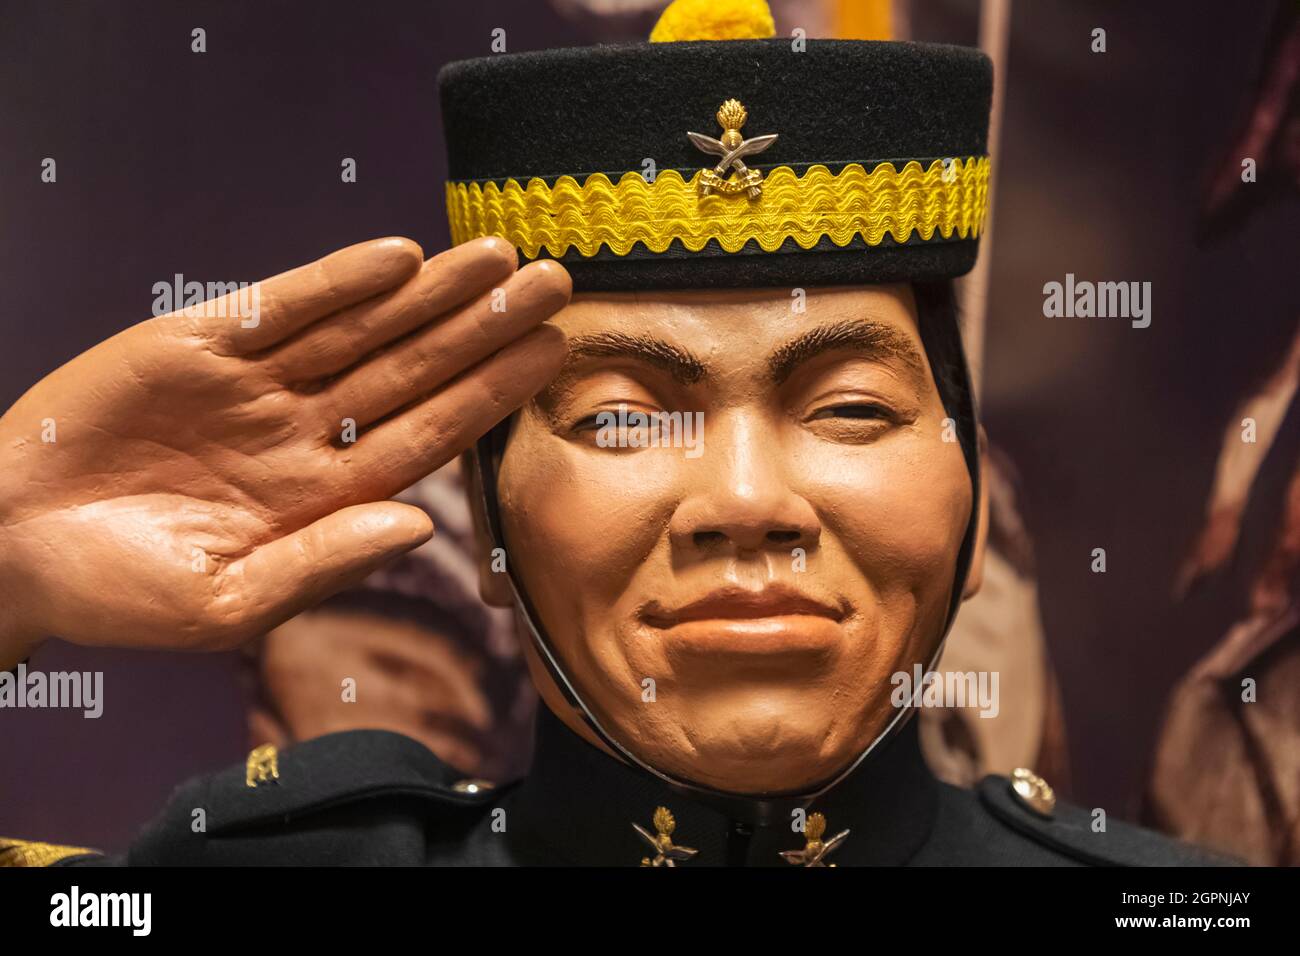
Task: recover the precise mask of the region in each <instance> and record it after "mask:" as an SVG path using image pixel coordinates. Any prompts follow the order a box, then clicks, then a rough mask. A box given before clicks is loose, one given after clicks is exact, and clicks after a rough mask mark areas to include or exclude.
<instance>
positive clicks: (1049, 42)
mask: <svg viewBox="0 0 1300 956" xmlns="http://www.w3.org/2000/svg"><path fill="white" fill-rule="evenodd" d="M1275 10H1276V5H1275V4H1274V3H1259V4H1243V5H1236V6H1233V7H1231V8H1229V7H1228V6H1227V5H1224V4H1222V3H1214V2H1210V0H1200V2H1174V0H1166V2H1160V3H1144V4H1140V5H1139V4H1130V3H1121V2H1106V3H1087V4H1085V3H1077V2H1074V3H1071V2H1064V0H1035V2H1032V3H1029V2H1019V3H1016V4H1014V7H1013V16H1012V32H1011V43H1010V51H1011V52H1010V63H1009V70H1008V74H1007V79H1008V93H1007V100H1006V112H1005V120H1004V129H1003V142H1002V148H1001V159H1000V161H1001V168H1000V171H999V181H998V189H997V192H996V239H995V242H996V245H995V248H994V250H993V273H992V292H991V300H990V312H989V320H988V338H987V350H986V356H987V358H986V382H985V394H984V413H985V421H986V425H987V427H988V430H989V433H990V435H991V436H992V437H993V439H994V441H995V442H996V443H998V444H1000V445H1001V446H1002V447H1003V449H1004V450H1005V451H1007V452H1008V453H1009V454H1010V456H1011V457H1012V459H1013V460H1014V462H1015V463H1016V465H1017V467H1018V469H1019V471H1020V474H1021V478H1022V481H1023V485H1024V496H1023V499H1022V502H1021V504H1022V507H1023V510H1024V513H1025V517H1026V520H1027V522H1028V525H1029V529H1030V531H1031V532H1032V533H1033V535H1034V536H1035V538H1036V541H1037V549H1038V562H1039V574H1040V587H1041V593H1040V599H1041V604H1042V612H1043V617H1044V623H1045V627H1046V633H1047V638H1048V642H1049V646H1050V653H1051V655H1052V657H1053V660H1054V662H1055V664H1056V667H1057V671H1058V675H1059V678H1060V682H1061V686H1062V692H1063V695H1064V703H1065V716H1066V725H1067V729H1068V732H1069V740H1070V755H1071V760H1072V764H1073V792H1072V794H1071V796H1072V797H1073V799H1074V800H1075V801H1076V802H1079V803H1082V804H1083V805H1085V806H1090V807H1091V806H1102V807H1106V808H1108V810H1109V812H1111V813H1115V814H1118V815H1119V816H1121V817H1126V818H1131V817H1133V816H1134V815H1135V813H1136V809H1137V803H1138V799H1139V797H1140V794H1141V791H1142V787H1143V785H1144V782H1145V776H1146V773H1147V770H1148V765H1149V759H1150V753H1151V748H1152V745H1153V742H1154V737H1155V734H1156V732H1157V730H1158V723H1159V718H1160V714H1161V711H1162V708H1163V705H1164V701H1165V698H1166V695H1167V693H1168V691H1169V689H1170V688H1171V686H1172V684H1173V683H1174V682H1175V681H1176V680H1177V678H1178V677H1179V676H1180V675H1181V674H1182V673H1183V672H1184V671H1185V670H1186V669H1187V667H1188V666H1189V665H1190V664H1191V663H1192V662H1193V661H1194V660H1195V659H1196V658H1197V657H1199V656H1200V655H1201V654H1202V653H1204V652H1205V651H1206V650H1207V649H1208V648H1209V647H1210V646H1211V645H1212V644H1213V643H1214V642H1215V641H1216V640H1217V639H1218V637H1219V636H1220V635H1221V634H1222V632H1223V630H1224V629H1225V627H1226V626H1227V625H1228V624H1229V623H1230V622H1231V621H1232V620H1233V619H1234V618H1235V617H1236V616H1237V614H1238V613H1239V612H1240V605H1239V603H1238V601H1237V599H1236V596H1235V591H1233V590H1232V589H1231V588H1227V587H1222V588H1217V589H1216V588H1209V589H1207V590H1206V591H1204V592H1202V593H1201V594H1199V595H1197V596H1196V597H1194V598H1193V599H1192V600H1190V601H1188V602H1186V603H1184V604H1181V605H1176V604H1175V603H1174V602H1173V601H1172V599H1171V597H1170V593H1171V587H1172V582H1173V579H1174V574H1175V571H1176V569H1177V567H1178V564H1179V562H1180V560H1181V558H1182V557H1183V555H1184V553H1185V551H1186V549H1187V547H1188V546H1189V544H1190V542H1191V541H1192V539H1193V537H1194V535H1195V533H1196V531H1197V529H1198V528H1199V524H1200V521H1201V518H1202V509H1203V506H1204V502H1205V498H1206V495H1207V493H1208V490H1209V487H1210V482H1211V479H1212V475H1213V467H1214V461H1215V457H1216V454H1217V451H1218V447H1219V442H1220V437H1221V432H1222V428H1223V427H1224V425H1225V424H1226V423H1227V421H1228V420H1229V419H1230V417H1231V415H1232V413H1233V410H1234V406H1235V405H1236V403H1237V401H1238V400H1239V399H1240V397H1241V396H1242V395H1243V394H1244V393H1245V392H1246V391H1247V390H1248V389H1249V388H1250V387H1251V386H1252V385H1253V384H1254V383H1255V382H1257V381H1258V380H1259V379H1260V378H1261V377H1262V375H1263V374H1265V373H1266V372H1267V370H1268V368H1269V365H1270V363H1271V362H1272V361H1274V360H1275V359H1276V356H1277V354H1278V352H1279V351H1280V350H1281V349H1282V348H1283V347H1284V346H1285V344H1286V342H1287V341H1288V339H1289V337H1290V334H1291V332H1292V330H1293V328H1294V323H1295V319H1296V315H1297V314H1298V312H1300V309H1298V306H1300V283H1296V282H1295V261H1296V235H1297V231H1296V221H1297V220H1296V207H1295V202H1294V200H1288V201H1286V202H1278V203H1276V204H1274V205H1273V206H1272V207H1270V208H1268V209H1265V210H1264V211H1262V212H1261V213H1258V214H1257V215H1256V216H1255V217H1254V218H1253V219H1252V220H1251V221H1250V223H1249V224H1248V225H1247V226H1246V227H1245V228H1243V229H1242V230H1240V231H1238V232H1236V233H1235V234H1234V235H1232V236H1231V237H1229V238H1228V239H1227V240H1225V241H1221V242H1219V243H1216V244H1215V245H1213V246H1212V247H1208V248H1200V247H1198V246H1197V245H1196V243H1195V241H1194V231H1195V230H1194V226H1195V220H1196V213H1197V210H1198V208H1199V205H1200V202H1201V196H1202V190H1203V185H1204V179H1205V176H1206V174H1207V172H1208V170H1209V168H1210V165H1211V163H1212V161H1213V160H1215V159H1217V158H1218V157H1219V155H1220V153H1221V151H1222V150H1223V149H1224V148H1225V147H1226V145H1227V142H1228V139H1229V137H1230V135H1231V134H1232V133H1233V132H1234V131H1235V129H1236V126H1237V123H1238V121H1239V119H1240V116H1241V111H1242V110H1243V108H1244V106H1245V104H1246V102H1247V100H1248V99H1249V95H1250V93H1251V88H1252V84H1253V82H1254V80H1255V77H1256V71H1257V69H1258V60H1259V55H1260V53H1261V51H1262V48H1263V42H1264V36H1265V33H1266V31H1267V29H1268V27H1269V24H1270V22H1271V20H1272V17H1273V15H1274V13H1275ZM976 16H977V5H976V3H975V2H974V0H961V2H959V0H950V2H949V0H942V2H925V0H917V2H916V3H915V4H914V7H913V11H912V32H913V35H914V37H915V38H917V39H927V40H946V41H952V42H961V43H974V41H975V37H976ZM1097 26H1101V27H1104V28H1105V29H1106V30H1107V36H1108V47H1109V49H1108V52H1106V53H1105V54H1093V53H1091V52H1090V50H1089V43H1090V31H1091V30H1092V29H1093V28H1094V27H1097ZM194 27H203V28H205V29H206V31H207V52H206V53H204V54H201V55H199V54H195V53H192V52H191V51H190V43H191V38H190V31H191V30H192V29H193V28H194ZM495 27H503V28H505V30H506V35H507V43H508V46H509V49H510V50H511V51H519V50H525V49H538V48H545V47H551V46H558V45H571V44H575V43H581V42H586V39H587V38H586V37H584V36H581V35H579V33H578V32H577V31H576V30H575V28H574V27H573V26H572V25H570V24H569V23H567V22H566V21H565V20H563V19H562V18H561V17H560V16H559V15H558V14H556V13H554V12H553V11H552V9H551V8H550V7H549V6H548V5H547V4H544V3H541V2H513V3H507V2H499V0H478V2H475V3H453V2H433V0H424V2H382V0H376V2H372V3H370V4H365V5H361V4H338V5H331V4H317V3H298V2H292V3H291V2H281V3H261V4H242V3H239V4H237V3H230V2H220V3H218V2H202V3H195V2H191V3H187V4H185V5H184V7H183V9H182V8H181V7H180V5H178V4H174V3H171V2H166V0H142V2H134V3H131V4H121V5H111V6H110V5H108V4H96V3H60V4H51V3H35V2H11V3H2V4H0V116H2V117H3V119H4V126H5V144H6V147H5V149H4V150H3V151H2V152H0V217H2V218H3V224H4V228H3V232H2V233H0V281H2V282H3V289H4V291H5V307H4V309H3V310H2V311H0V322H2V323H3V325H2V326H0V331H2V333H3V335H2V337H0V341H2V342H3V346H2V347H0V407H8V405H9V404H10V403H11V402H12V401H13V400H14V399H16V398H17V397H18V396H19V395H20V394H21V393H22V392H23V391H24V390H25V389H26V388H28V387H29V386H30V385H31V384H33V383H34V382H36V381H37V380H38V379H40V378H41V377H42V376H43V375H45V374H47V373H48V372H49V371H51V370H52V369H54V368H55V367H57V366H58V365H60V364H61V363H63V362H65V361H66V360H68V359H69V358H71V357H72V356H73V355H75V354H77V353H78V352H80V351H82V350H84V349H86V348H88V347H89V346H91V345H93V344H94V343H95V342H97V341H99V340H101V339H103V338H105V337H107V336H109V335H112V334H113V333H114V332H116V331H118V330H120V329H122V328H123V327H125V326H127V325H129V324H131V323H134V322H137V321H140V320H142V319H145V318H148V316H149V315H150V309H151V304H152V301H153V297H154V296H153V293H152V286H153V284H154V283H155V282H158V281H170V279H171V277H172V275H173V274H174V273H178V272H179V273H183V274H184V275H185V276H186V277H187V278H193V279H200V280H202V281H208V280H212V281H241V280H242V281H251V280H254V279H258V278H261V277H264V276H267V275H271V274H273V273H276V272H280V271H282V270H284V269H287V268H290V267H292V266H295V265H298V264H300V263H302V262H306V261H308V260H310V259H313V258H315V257H317V256H320V255H322V254H323V253H326V252H328V251H330V250H332V249H335V248H337V247H340V246H344V245H348V244H350V243H353V242H356V241H359V240H361V239H365V238H369V237H374V236H381V235H406V236H410V237H412V238H413V239H415V240H416V241H418V242H420V243H421V244H422V245H423V246H424V248H425V250H426V252H429V253H432V252H434V251H437V250H441V249H443V248H445V247H446V245H447V232H446V224H445V215H444V211H443V200H442V183H443V175H444V156H443V149H442V145H441V142H440V138H439V137H440V133H439V120H438V105H437V96H436V92H435V76H436V73H437V70H438V68H439V67H440V66H441V65H442V64H443V63H445V62H447V61H449V60H453V59H458V58H462V57H468V56H477V55H485V54H487V53H488V52H489V43H490V41H491V31H492V29H493V28H495ZM490 121H491V118H490V117H485V122H490ZM45 157H53V158H55V159H56V160H57V163H58V182H57V184H55V185H49V184H43V183H42V182H41V181H40V172H41V161H42V159H43V158H45ZM344 157H353V158H355V159H356V160H357V167H358V182H357V183H355V184H344V183H342V182H340V176H339V173H340V163H341V161H342V160H343V158H344ZM1067 272H1073V273H1075V275H1076V276H1078V277H1079V278H1081V279H1085V278H1086V279H1094V280H1137V281H1150V282H1151V283H1152V284H1153V306H1154V311H1153V321H1152V324H1151V327H1150V328H1148V329H1143V330H1139V329H1132V328H1130V327H1129V324H1128V322H1127V321H1124V320H1114V319H1109V320H1108V319H1046V318H1044V317H1043V314H1042V302H1043V296H1042V286H1043V284H1044V283H1045V282H1048V281H1052V280H1056V281H1061V280H1063V279H1064V277H1065V274H1066V273H1067ZM0 466H2V463H0ZM1095 547H1104V548H1106V550H1107V555H1108V568H1109V570H1108V573H1107V574H1105V575H1095V574H1092V573H1091V572H1090V571H1089V563H1090V560H1091V556H1090V553H1091V551H1092V549H1093V548H1095ZM67 561H68V562H69V565H71V566H72V567H73V568H74V569H75V566H76V561H77V556H76V554H69V555H68V556H67ZM34 663H35V664H36V665H37V666H39V667H41V668H42V669H53V670H59V669H78V670H103V671H104V672H105V697H106V708H105V713H104V716H103V717H102V718H101V719H99V720H98V721H87V720H83V719H82V718H81V717H80V715H79V714H77V713H69V712H58V711H12V710H4V711H0V768H3V769H0V833H4V834H7V835H12V836H22V837H27V838H33V839H48V840H54V841H58V842H66V843H77V844H87V845H92V846H98V847H103V848H118V847H121V846H123V845H124V844H125V843H126V842H127V841H128V840H129V838H130V836H131V834H132V833H133V832H134V830H135V828H136V827H137V826H138V825H139V824H140V823H142V822H143V821H144V820H146V819H147V818H148V817H149V816H150V815H152V813H153V812H154V811H155V810H156V808H157V807H158V806H159V805H160V804H161V802H162V801H163V800H164V799H165V797H166V795H167V793H168V792H169V791H170V789H171V788H172V787H173V786H174V785H176V784H177V783H179V782H180V781H181V780H182V779H183V778H185V777H187V776H189V775H191V774H194V773H197V772H199V771H202V770H206V769H210V768H215V767H218V766H221V765H223V764H227V763H230V762H234V761H240V760H242V758H243V756H244V754H245V752H246V747H245V740H244V733H245V728H244V721H243V706H244V702H243V700H242V691H241V689H240V687H239V683H238V681H237V679H236V672H237V668H236V661H235V659H234V658H233V656H229V655H226V656H212V657H187V656H174V655H161V654H148V653H131V652H117V651H114V652H108V651H93V650H86V649H79V648H73V647H68V646H66V645H62V644H60V643H58V642H57V641H52V642H50V643H49V645H48V646H47V647H45V648H43V649H42V650H41V651H40V652H39V653H38V655H37V656H36V658H35V659H34Z"/></svg>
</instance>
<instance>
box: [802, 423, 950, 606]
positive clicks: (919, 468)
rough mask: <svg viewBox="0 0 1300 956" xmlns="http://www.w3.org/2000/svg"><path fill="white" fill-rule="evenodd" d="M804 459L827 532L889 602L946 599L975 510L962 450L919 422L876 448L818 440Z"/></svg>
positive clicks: (928, 601)
mask: <svg viewBox="0 0 1300 956" xmlns="http://www.w3.org/2000/svg"><path fill="white" fill-rule="evenodd" d="M801 459H802V461H801V464H802V467H803V468H804V470H805V473H806V475H807V482H808V484H807V485H806V487H808V488H809V489H810V491H809V497H810V499H811V500H812V501H813V504H814V505H815V507H817V509H818V510H819V512H820V513H821V516H822V520H823V522H824V523H825V525H826V530H827V531H829V532H830V535H831V538H832V539H833V542H834V543H835V544H837V545H838V546H839V547H842V548H843V549H844V550H845V551H846V552H847V557H848V560H849V562H850V563H851V564H852V565H853V566H854V567H855V569H856V571H857V573H858V574H860V575H861V576H862V577H863V578H865V579H866V582H867V583H868V585H869V586H870V587H871V589H872V590H873V591H874V592H875V594H876V597H877V599H878V600H879V601H881V602H882V604H883V605H885V606H886V607H887V606H888V604H889V603H890V601H891V600H892V599H898V600H902V599H905V598H906V597H907V596H908V595H912V596H914V597H915V599H916V600H918V601H920V602H922V603H930V602H941V603H942V602H943V601H944V600H946V597H947V594H948V591H949V589H950V587H951V585H952V575H953V570H954V568H955V566H956V557H957V551H958V550H959V548H960V546H961V541H962V537H963V536H964V534H965V531H966V524H967V521H968V519H969V516H970V507H971V488H970V478H969V476H968V473H967V471H966V465H965V459H964V458H963V457H962V454H961V448H960V446H959V445H957V444H956V443H947V442H943V441H940V439H939V438H938V429H937V427H936V428H934V429H931V428H930V427H929V426H928V425H918V426H915V427H910V428H908V429H907V430H906V431H904V432H902V433H900V434H898V435H896V436H894V437H892V438H890V439H889V440H887V441H885V442H878V443H876V444H873V445H865V446H861V445H860V446H849V445H832V444H829V443H816V444H815V445H812V446H809V448H807V449H806V450H805V454H804V455H802V456H801Z"/></svg>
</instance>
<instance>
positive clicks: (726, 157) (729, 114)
mask: <svg viewBox="0 0 1300 956" xmlns="http://www.w3.org/2000/svg"><path fill="white" fill-rule="evenodd" d="M748 118H749V114H748V113H746V112H745V107H743V106H742V105H741V104H740V101H739V100H727V102H725V103H723V104H722V106H721V107H719V108H718V125H719V126H721V127H722V130H723V132H722V139H714V138H713V137H712V136H705V135H704V134H703V133H689V132H688V133H687V134H686V135H687V136H688V137H689V138H690V141H691V142H692V143H694V144H695V145H696V146H697V147H699V148H700V149H702V150H704V152H706V153H713V154H715V155H717V156H721V157H722V159H721V161H719V163H718V165H716V166H714V167H713V168H712V169H705V170H701V171H700V186H699V188H700V195H701V196H707V195H709V193H711V192H712V191H713V190H715V189H716V190H717V191H718V192H720V193H724V194H726V195H731V194H734V193H738V192H740V191H742V190H744V191H745V192H747V193H748V194H749V196H750V198H751V199H757V198H758V197H759V196H760V195H761V194H762V192H763V187H762V185H761V183H762V182H763V174H762V173H761V172H759V171H758V170H757V169H749V168H748V167H747V166H746V165H745V164H744V162H743V161H742V157H745V156H753V155H754V154H755V153H761V152H762V151H763V150H765V149H767V148H768V147H769V146H771V145H772V144H773V143H775V142H776V136H777V134H776V133H768V134H767V135H765V136H752V137H750V138H749V139H745V138H744V137H743V136H741V135H740V128H741V127H742V126H744V125H745V120H746V119H748ZM729 170H735V175H734V176H732V177H731V178H727V176H728V172H729Z"/></svg>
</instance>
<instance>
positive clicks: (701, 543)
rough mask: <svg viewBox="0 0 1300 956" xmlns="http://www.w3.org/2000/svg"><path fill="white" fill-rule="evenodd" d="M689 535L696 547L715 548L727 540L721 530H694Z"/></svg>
mask: <svg viewBox="0 0 1300 956" xmlns="http://www.w3.org/2000/svg"><path fill="white" fill-rule="evenodd" d="M691 537H692V539H693V540H694V542H695V546H696V547H697V548H715V547H717V546H718V545H720V544H722V543H723V542H724V541H726V540H727V536H726V535H725V534H723V533H722V532H721V531H696V532H695V534H693V535H692V536H691Z"/></svg>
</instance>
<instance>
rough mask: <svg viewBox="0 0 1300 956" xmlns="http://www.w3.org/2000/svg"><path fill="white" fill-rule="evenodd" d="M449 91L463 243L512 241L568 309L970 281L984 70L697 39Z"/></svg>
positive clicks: (897, 50) (445, 107) (967, 59)
mask: <svg viewBox="0 0 1300 956" xmlns="http://www.w3.org/2000/svg"><path fill="white" fill-rule="evenodd" d="M671 9H672V8H670V10H671ZM661 22H662V21H661ZM439 86H440V91H441V98H442V113H443V123H444V127H445V132H446V142H447V151H448V160H449V164H448V166H449V177H450V181H449V182H448V184H447V203H448V215H449V219H450V221H451V227H452V239H453V242H454V243H459V242H465V241H468V240H470V239H473V238H475V237H477V236H480V235H500V236H503V237H505V238H506V239H508V240H509V241H511V242H512V243H514V244H515V246H516V247H517V248H518V249H519V252H520V258H521V260H525V261H526V260H531V259H536V258H546V257H551V258H554V259H557V260H559V261H560V262H562V263H563V264H564V265H565V267H566V268H567V269H568V270H569V272H570V274H571V275H572V276H573V279H574V285H575V288H577V289H579V290H586V289H593V290H594V289H651V288H707V287H747V286H772V285H791V286H801V285H806V286H815V285H834V284H857V283H868V282H914V281H925V280H933V279H945V278H951V277H954V276H958V275H961V274H963V273H965V272H967V271H968V270H969V269H970V268H971V266H972V265H973V264H974V262H975V255H976V250H977V246H978V236H979V230H980V226H981V224H982V221H983V217H984V213H985V207H986V204H987V188H988V181H987V180H988V158H987V156H986V152H987V135H988V115H989V104H990V98H991V94H992V67H991V64H990V63H989V60H988V59H987V58H986V57H985V56H984V55H983V54H982V53H980V52H979V51H977V50H973V49H969V48H966V47H956V46H945V45H937V44H921V43H902V42H876V41H855V40H807V41H805V43H804V45H803V46H802V48H800V44H799V43H798V42H796V41H795V40H792V39H784V38H770V39H725V40H689V39H687V40H677V41H675V42H649V43H635V44H624V45H605V46H594V47H581V48H574V49H560V50H548V51H542V52H531V53H518V54H499V55H496V56H490V57H484V58H481V59H475V60H467V61H462V62H458V63H452V64H449V65H448V66H446V67H445V68H444V69H443V70H442V72H441V74H440V76H439ZM727 126H730V128H729V129H728V128H725V127H727ZM688 132H689V133H692V135H691V136H688ZM772 134H775V138H774V139H769V137H771V136H772ZM760 142H761V145H760ZM701 144H703V145H701ZM749 150H753V151H752V152H750V151H749ZM737 152H738V153H739V154H740V155H739V156H738V157H734V158H733V155H734V154H735V153H737Z"/></svg>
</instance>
